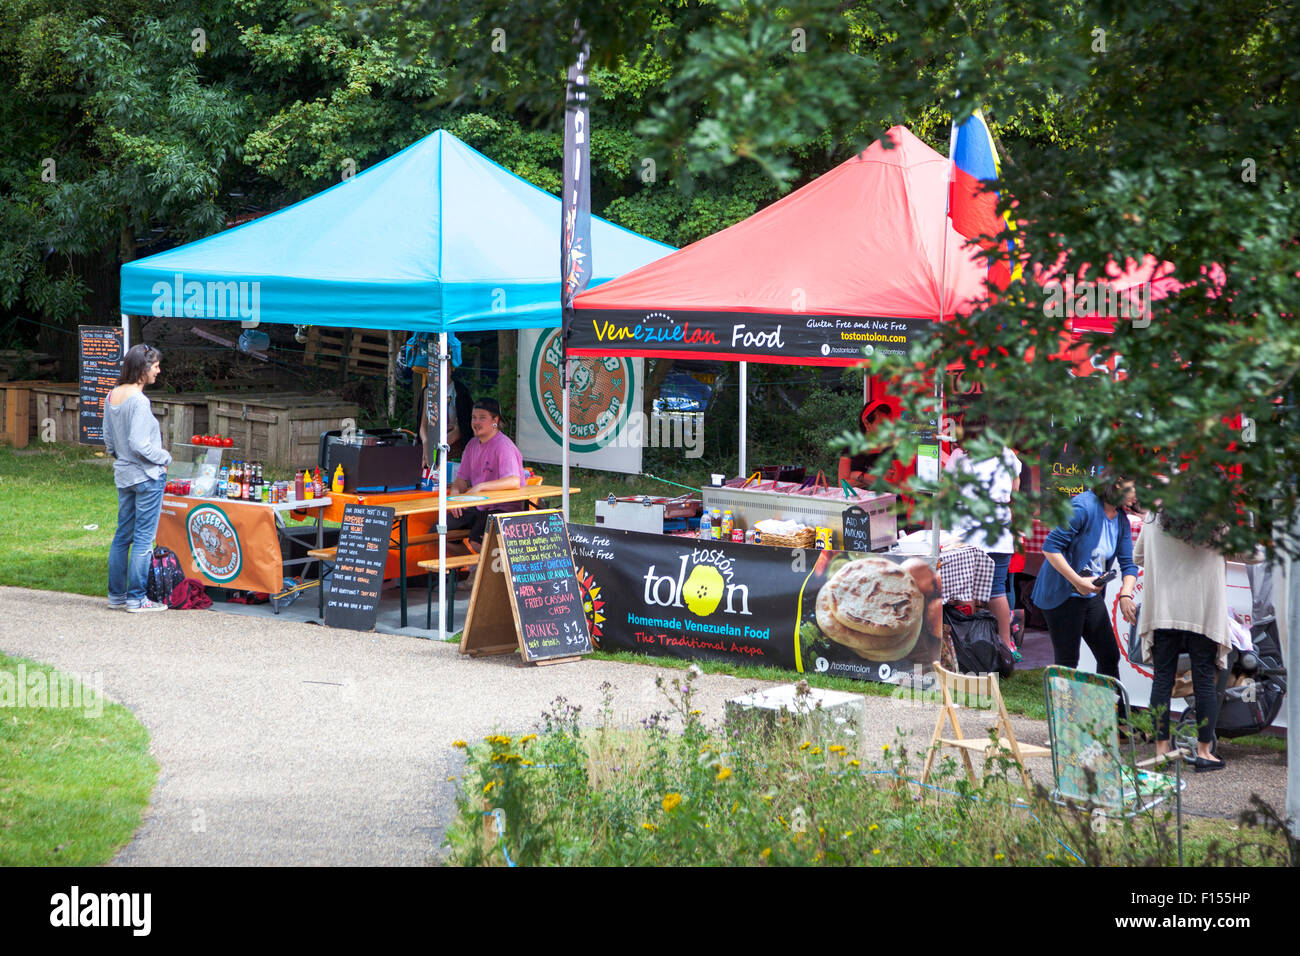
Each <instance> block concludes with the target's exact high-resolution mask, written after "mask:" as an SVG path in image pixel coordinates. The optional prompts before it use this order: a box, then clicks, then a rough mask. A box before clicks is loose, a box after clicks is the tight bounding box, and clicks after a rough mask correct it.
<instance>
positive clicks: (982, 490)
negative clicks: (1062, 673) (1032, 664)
mask: <svg viewBox="0 0 1300 956" xmlns="http://www.w3.org/2000/svg"><path fill="white" fill-rule="evenodd" d="M985 424H986V419H985V418H984V416H982V415H980V414H978V413H976V412H974V411H968V412H967V413H966V420H965V421H964V422H963V426H962V433H963V440H969V439H972V438H976V437H978V436H979V435H980V434H981V433H982V432H983V430H984V427H985ZM1021 468H1022V465H1021V462H1020V458H1019V457H1018V456H1017V455H1016V453H1015V452H1013V451H1012V450H1011V449H1010V448H1005V447H1004V448H1003V449H1002V452H1001V454H999V455H998V456H997V457H995V458H985V459H983V460H981V461H975V460H973V459H972V458H971V457H970V456H969V455H968V454H966V453H965V452H964V451H962V450H960V449H959V450H958V451H957V452H955V453H954V454H953V456H952V457H951V458H950V459H949V460H948V465H947V471H949V472H950V473H951V472H960V473H961V474H963V475H969V476H971V477H972V478H974V481H973V482H971V483H967V484H963V486H962V494H963V495H965V496H966V497H967V498H970V499H973V500H974V499H979V498H982V499H984V500H986V501H991V502H993V505H994V516H993V517H994V521H995V523H996V525H997V530H996V531H990V530H988V529H987V528H986V526H985V525H983V524H982V523H981V522H980V521H978V520H977V519H975V518H971V517H962V518H959V519H958V520H957V521H956V522H954V524H953V529H952V532H953V534H954V535H956V536H957V537H958V538H961V539H962V540H963V541H965V542H966V543H967V544H969V545H971V546H973V547H976V548H979V549H980V550H981V551H983V552H985V553H986V554H988V556H989V557H990V558H992V559H993V589H992V591H991V592H990V595H989V610H990V611H991V612H992V613H993V617H994V618H996V619H997V622H998V636H999V637H1000V638H1002V642H1003V643H1004V644H1006V645H1007V647H1009V648H1011V651H1012V654H1013V655H1015V656H1016V657H1017V658H1018V657H1019V654H1017V653H1016V649H1015V644H1014V643H1013V641H1012V640H1011V601H1010V592H1009V589H1008V580H1009V574H1008V570H1007V569H1008V567H1009V566H1010V564H1011V555H1012V554H1013V553H1014V552H1015V550H1016V544H1015V538H1014V537H1013V536H1012V534H1011V494H1012V492H1015V491H1019V490H1020V471H1021Z"/></svg>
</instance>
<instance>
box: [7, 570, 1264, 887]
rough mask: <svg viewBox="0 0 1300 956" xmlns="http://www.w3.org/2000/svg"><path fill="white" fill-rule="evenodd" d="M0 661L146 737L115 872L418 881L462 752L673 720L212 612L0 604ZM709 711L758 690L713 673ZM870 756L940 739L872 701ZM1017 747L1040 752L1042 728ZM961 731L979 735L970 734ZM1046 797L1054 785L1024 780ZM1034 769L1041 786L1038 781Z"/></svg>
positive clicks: (926, 716)
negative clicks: (127, 713)
mask: <svg viewBox="0 0 1300 956" xmlns="http://www.w3.org/2000/svg"><path fill="white" fill-rule="evenodd" d="M0 650H4V651H5V652H6V653H9V654H13V655H18V656H22V657H27V658H30V659H33V660H37V661H41V662H43V663H47V664H51V665H54V666H55V667H58V668H60V669H61V670H63V671H65V672H68V673H72V674H78V675H95V676H94V677H93V678H92V679H98V680H99V681H101V682H102V687H103V689H104V692H105V693H106V695H107V696H108V697H110V698H111V699H113V700H116V701H119V702H120V703H122V704H124V705H125V706H126V707H128V708H129V709H130V710H131V711H132V712H133V713H134V714H135V715H136V716H137V717H138V718H139V720H140V721H141V722H142V723H143V724H144V725H145V727H147V728H148V730H149V733H150V735H151V737H152V743H151V749H152V752H153V755H154V757H155V758H156V759H157V761H158V763H159V766H160V768H161V772H160V774H159V778H158V785H157V787H156V789H155V790H154V793H153V798H152V801H151V803H150V806H149V808H148V810H147V812H146V814H145V819H144V823H143V825H142V827H141V828H140V830H139V832H138V833H137V834H136V836H135V839H134V840H133V841H132V842H131V843H130V844H129V845H128V846H127V847H126V848H125V849H124V850H123V851H122V852H121V853H120V854H119V855H118V856H117V858H116V859H115V861H114V863H115V864H118V865H127V866H135V865H150V866H153V865H163V866H166V865H202V864H212V865H258V866H265V865H280V864H282V865H313V864H320V865H338V864H353V865H394V864H396V865H420V864H429V863H436V862H438V861H439V859H440V858H441V857H440V855H441V852H442V851H441V850H440V849H439V846H440V844H441V842H442V836H443V828H444V827H445V826H446V825H447V823H448V822H449V821H450V819H451V815H452V812H453V808H454V800H453V797H454V789H453V785H452V784H451V783H449V782H448V781H447V778H448V777H449V776H452V775H454V774H456V773H458V772H459V766H460V751H458V750H456V749H454V748H453V747H452V746H451V744H452V741H453V740H455V739H457V738H461V739H466V740H473V739H475V738H478V737H482V736H483V735H485V734H488V733H491V732H493V731H494V730H502V731H513V730H521V729H527V728H531V727H533V726H534V725H535V724H536V722H537V721H538V719H539V717H540V715H541V714H542V712H543V711H544V710H546V709H548V707H549V705H550V703H551V702H552V701H553V700H554V699H555V697H556V696H557V695H562V696H563V697H565V698H566V699H567V700H569V701H570V702H572V703H575V704H579V705H581V706H582V708H583V711H584V714H585V715H587V716H588V717H590V718H591V719H593V720H594V719H595V717H596V715H597V714H598V712H599V710H600V706H601V699H602V691H601V685H602V684H603V683H604V682H606V681H608V682H609V683H610V684H612V685H614V687H615V694H614V714H615V717H616V719H617V720H618V721H619V722H620V723H627V724H631V723H633V722H635V721H636V720H638V719H640V718H641V717H644V716H645V715H646V714H648V713H650V712H651V711H653V710H656V709H661V708H662V707H663V699H662V697H661V696H660V695H659V692H658V691H657V690H656V689H655V686H654V680H655V676H656V675H657V674H660V673H663V674H665V675H668V676H670V677H671V676H681V675H682V672H681V671H678V670H671V669H662V668H657V667H654V666H641V665H631V664H614V663H606V662H600V661H592V660H584V661H581V662H579V663H576V664H561V665H556V666H553V667H531V666H530V667H522V666H520V665H519V664H518V659H517V658H515V657H495V658H479V659H471V658H468V657H462V656H461V655H460V653H459V652H458V650H457V648H456V646H455V645H452V644H444V643H439V642H434V641H427V640H421V639H418V638H409V637H395V636H390V635H383V634H374V633H359V632H355V631H344V630H332V629H327V628H324V627H319V626H315V625H311V624H302V623H295V622H291V621H286V620H282V619H278V618H276V617H274V616H272V615H270V614H268V615H267V616H266V617H242V616H234V615H229V614H222V613H220V612H217V611H191V612H176V611H168V612H166V613H162V614H135V615H128V614H124V613H122V612H120V611H109V610H107V608H106V607H105V606H104V601H103V599H97V598H89V597H82V596H77V595H68V594H59V593H53V592H43V591H29V590H23V589H18V588H0ZM697 686H698V688H699V693H698V696H697V701H698V706H699V707H701V709H703V710H704V712H705V714H706V715H707V716H708V717H709V718H710V719H714V720H717V719H720V717H721V714H722V706H723V702H724V701H725V700H726V699H728V698H730V697H734V696H737V695H738V694H741V693H743V692H745V691H746V690H749V689H752V688H755V687H759V686H762V685H761V684H760V682H757V681H753V680H745V679H743V678H736V677H726V676H712V675H706V676H704V677H702V678H700V679H699V681H698V682H697ZM865 700H866V701H867V707H868V728H867V731H866V733H864V748H865V749H866V750H869V751H870V750H875V751H878V750H879V747H880V745H881V744H883V743H886V742H892V740H893V739H894V736H895V728H901V729H902V730H903V731H904V732H907V733H911V734H914V735H918V736H919V737H920V740H919V741H918V742H917V746H923V745H924V743H925V742H926V741H928V739H929V734H930V732H931V731H932V729H933V722H934V718H935V713H936V711H935V709H934V708H933V705H930V704H924V705H915V704H909V703H906V702H903V701H897V700H891V699H889V698H882V697H875V696H867V697H866V698H865ZM1015 725H1016V731H1017V734H1018V735H1020V736H1021V737H1022V739H1025V740H1028V741H1032V742H1044V741H1045V739H1046V725H1045V724H1044V723H1043V722H1042V721H1030V720H1021V719H1017V720H1016V722H1015ZM968 733H969V731H968ZM1224 755H1225V756H1226V758H1227V760H1228V762H1229V766H1228V768H1227V769H1226V770H1225V771H1223V772H1221V773H1215V774H1209V775H1202V776H1192V777H1190V786H1189V790H1188V793H1187V796H1186V798H1185V801H1184V806H1185V808H1187V809H1188V810H1189V811H1191V812H1193V813H1204V814H1231V813H1233V812H1235V811H1236V810H1238V809H1240V808H1242V807H1244V806H1246V804H1247V803H1248V800H1249V796H1250V793H1251V792H1252V791H1255V792H1258V793H1260V794H1261V795H1263V796H1265V797H1266V798H1267V799H1269V800H1270V801H1272V802H1273V803H1274V804H1275V805H1278V806H1280V805H1281V804H1282V802H1283V798H1284V792H1285V773H1286V761H1285V755H1284V754H1282V753H1276V752H1272V751H1244V750H1242V749H1241V748H1235V747H1232V746H1231V744H1227V745H1225V747H1224ZM1030 766H1031V770H1033V771H1035V777H1036V779H1037V780H1039V781H1040V782H1046V781H1047V780H1048V779H1049V778H1050V767H1048V766H1046V765H1045V764H1044V763H1042V762H1037V761H1036V762H1033V763H1031V765H1030ZM1040 767H1041V768H1042V769H1038V768H1040Z"/></svg>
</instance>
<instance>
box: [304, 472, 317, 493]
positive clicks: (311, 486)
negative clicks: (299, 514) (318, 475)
mask: <svg viewBox="0 0 1300 956" xmlns="http://www.w3.org/2000/svg"><path fill="white" fill-rule="evenodd" d="M302 490H303V498H302V500H303V501H311V500H312V499H313V498H315V497H316V479H315V478H314V477H312V473H311V469H310V468H308V469H307V470H306V471H304V472H303V475H302Z"/></svg>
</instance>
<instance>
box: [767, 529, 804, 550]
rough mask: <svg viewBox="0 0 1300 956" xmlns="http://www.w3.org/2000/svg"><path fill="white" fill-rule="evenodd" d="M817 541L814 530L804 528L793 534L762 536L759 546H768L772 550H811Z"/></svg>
mask: <svg viewBox="0 0 1300 956" xmlns="http://www.w3.org/2000/svg"><path fill="white" fill-rule="evenodd" d="M816 541H817V529H816V528H804V529H803V530H802V531H799V532H797V533H795V534H792V535H790V534H764V535H763V536H762V538H760V539H759V542H758V543H759V544H768V545H771V546H772V547H774V548H811V547H812V546H813V544H814V543H815V542H816Z"/></svg>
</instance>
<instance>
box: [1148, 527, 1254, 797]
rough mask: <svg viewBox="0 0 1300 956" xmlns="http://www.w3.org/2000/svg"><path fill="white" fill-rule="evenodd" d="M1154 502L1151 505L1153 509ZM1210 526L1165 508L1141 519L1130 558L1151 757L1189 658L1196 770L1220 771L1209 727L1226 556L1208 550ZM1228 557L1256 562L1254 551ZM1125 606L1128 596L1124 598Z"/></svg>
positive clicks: (1220, 662) (1222, 659) (1161, 751)
mask: <svg viewBox="0 0 1300 956" xmlns="http://www.w3.org/2000/svg"><path fill="white" fill-rule="evenodd" d="M1160 504H1161V503H1160V502H1156V506H1157V508H1159V506H1160ZM1216 530H1217V529H1215V528H1213V527H1208V526H1206V525H1205V524H1204V523H1203V522H1201V521H1198V520H1195V519H1190V518H1177V517H1175V516H1173V515H1171V514H1170V513H1169V512H1168V511H1165V510H1163V509H1161V510H1159V511H1153V512H1152V513H1151V514H1148V515H1147V517H1146V520H1145V521H1144V522H1143V523H1142V534H1141V535H1140V536H1139V537H1138V541H1137V546H1136V548H1135V549H1134V552H1133V559H1134V561H1136V562H1137V563H1138V564H1139V565H1141V566H1142V568H1143V572H1144V577H1143V582H1142V592H1143V598H1144V599H1143V602H1142V615H1141V624H1140V627H1139V628H1138V634H1139V636H1140V637H1141V639H1142V654H1143V660H1148V661H1151V662H1152V665H1153V667H1154V671H1155V673H1154V675H1153V677H1152V681H1151V709H1152V710H1153V711H1154V712H1155V714H1156V756H1157V757H1163V756H1165V755H1166V754H1168V753H1169V751H1170V749H1171V745H1170V741H1169V701H1170V698H1171V696H1172V694H1173V687H1174V678H1175V676H1176V672H1177V669H1178V655H1179V654H1181V653H1182V652H1183V651H1186V652H1187V656H1188V658H1190V660H1191V665H1192V666H1191V671H1192V693H1193V695H1194V696H1195V699H1196V717H1197V722H1198V727H1197V731H1196V756H1195V758H1194V760H1193V763H1194V764H1195V767H1196V772H1197V773H1207V772H1209V771H1213V770H1222V769H1223V768H1224V766H1225V764H1224V761H1223V760H1222V758H1220V757H1219V756H1218V754H1217V750H1218V741H1217V740H1216V738H1215V734H1214V726H1215V722H1216V721H1217V719H1218V707H1219V694H1218V686H1217V684H1218V682H1217V677H1218V671H1219V670H1224V669H1226V668H1227V666H1228V650H1229V648H1230V646H1231V643H1230V636H1229V634H1228V628H1227V618H1228V599H1227V571H1226V567H1225V560H1226V559H1225V558H1224V556H1223V555H1222V554H1220V553H1219V552H1218V551H1216V550H1215V549H1214V547H1213V546H1212V544H1213V541H1214V540H1215V538H1216V537H1217V534H1216ZM1233 560H1240V561H1245V562H1247V563H1254V562H1257V561H1258V560H1259V558H1258V557H1257V556H1255V555H1234V556H1233ZM1128 603H1129V604H1130V605H1131V603H1132V602H1131V601H1130V602H1128Z"/></svg>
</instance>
